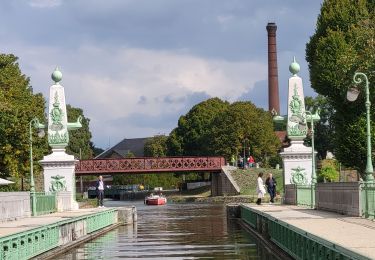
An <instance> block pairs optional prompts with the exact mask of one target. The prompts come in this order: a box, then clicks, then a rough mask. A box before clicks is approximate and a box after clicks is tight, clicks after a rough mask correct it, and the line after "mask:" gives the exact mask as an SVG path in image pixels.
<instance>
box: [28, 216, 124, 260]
mask: <svg viewBox="0 0 375 260" xmlns="http://www.w3.org/2000/svg"><path fill="white" fill-rule="evenodd" d="M121 225H124V224H122V223H115V224H112V225H110V226H107V227H105V228H102V229H100V230H98V231H95V232H93V233H91V234H88V235H86V236H84V237H81V238H80V239H77V240H75V241H72V242H70V243H68V244H66V245H62V246H58V247H55V248H53V249H51V250H49V251H47V252H45V253H42V254H40V255H38V256H35V257H34V258H31V259H34V260H47V259H53V258H54V257H56V256H58V255H61V254H64V253H66V252H67V251H69V250H71V249H73V248H75V247H78V246H79V245H81V244H83V243H86V242H88V241H90V240H93V239H95V238H97V237H99V236H101V235H103V234H105V233H107V232H109V231H111V230H113V229H115V228H117V227H119V226H121Z"/></svg>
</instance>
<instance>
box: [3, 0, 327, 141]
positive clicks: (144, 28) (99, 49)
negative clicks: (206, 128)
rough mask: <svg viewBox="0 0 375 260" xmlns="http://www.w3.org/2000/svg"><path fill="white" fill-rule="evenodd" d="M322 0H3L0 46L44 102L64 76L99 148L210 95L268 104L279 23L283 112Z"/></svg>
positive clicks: (156, 128) (153, 130) (148, 132)
mask: <svg viewBox="0 0 375 260" xmlns="http://www.w3.org/2000/svg"><path fill="white" fill-rule="evenodd" d="M321 2H322V1H319V0H313V1H309V0H305V1H297V0H283V1H280V0H262V1H261V0H230V1H229V0H106V1H102V0H65V1H64V0H14V1H1V2H0V50H1V52H2V53H13V54H15V55H16V56H18V57H19V64H20V66H21V69H22V71H23V73H24V74H26V75H27V76H29V77H30V79H31V84H32V86H33V89H34V92H41V93H43V95H44V96H45V97H46V98H47V97H48V91H49V86H50V85H51V84H52V81H51V79H50V75H51V73H52V71H53V70H54V68H55V67H56V66H57V65H58V66H59V68H60V70H61V71H62V73H63V80H62V82H61V84H62V85H63V86H64V87H65V92H66V100H67V103H69V104H71V105H73V106H76V107H80V108H82V109H83V110H84V113H85V115H86V116H87V117H89V118H90V119H91V122H90V128H91V131H92V134H93V141H94V143H95V144H96V145H97V146H99V147H102V148H107V147H108V146H109V145H114V144H115V143H117V142H119V141H120V140H122V139H123V138H134V137H146V136H153V135H155V134H168V133H169V132H170V131H171V130H172V129H173V128H174V127H176V124H177V120H178V118H179V116H181V115H182V114H185V113H186V112H187V111H188V110H189V109H190V108H191V107H192V106H193V105H194V104H196V103H198V102H200V101H203V100H205V99H207V98H209V97H215V96H217V97H220V98H222V99H226V100H228V101H231V102H233V101H236V100H249V101H251V102H253V103H255V104H256V105H257V106H259V107H263V108H265V109H267V108H268V97H267V86H268V83H267V32H266V28H265V27H266V25H267V23H268V22H276V24H277V26H278V30H277V44H278V46H277V47H278V66H279V89H280V102H281V110H282V112H284V113H285V111H286V98H287V92H286V91H287V81H288V77H289V75H290V73H289V71H288V66H289V64H290V62H291V61H292V58H293V56H296V59H297V61H298V62H299V63H300V65H301V72H300V76H301V77H302V78H303V80H304V85H305V95H315V94H314V92H313V90H312V89H311V87H310V82H309V76H308V68H307V63H306V61H305V45H306V42H307V41H308V40H309V37H310V36H311V35H312V34H313V33H314V30H315V25H316V19H317V16H318V14H319V10H320V5H321Z"/></svg>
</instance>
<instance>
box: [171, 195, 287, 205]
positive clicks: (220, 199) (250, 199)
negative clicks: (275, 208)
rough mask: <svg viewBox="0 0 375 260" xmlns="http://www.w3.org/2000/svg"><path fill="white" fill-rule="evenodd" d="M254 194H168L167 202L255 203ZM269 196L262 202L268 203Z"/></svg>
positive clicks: (278, 200)
mask: <svg viewBox="0 0 375 260" xmlns="http://www.w3.org/2000/svg"><path fill="white" fill-rule="evenodd" d="M256 200H257V196H256V195H238V196H216V197H211V196H189V195H181V196H179V195H175V196H169V197H168V202H171V203H222V204H227V203H255V202H256ZM269 200H270V198H269V197H265V198H263V203H269ZM275 203H276V204H278V203H280V198H275Z"/></svg>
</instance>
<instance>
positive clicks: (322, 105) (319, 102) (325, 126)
mask: <svg viewBox="0 0 375 260" xmlns="http://www.w3.org/2000/svg"><path fill="white" fill-rule="evenodd" d="M305 106H306V110H309V111H311V112H313V113H314V112H315V111H317V110H318V109H319V111H320V113H319V115H320V120H319V121H318V122H317V123H315V125H314V132H315V135H314V137H315V139H314V143H315V149H316V150H317V152H318V157H319V158H320V159H324V158H326V156H327V152H328V151H333V150H334V147H335V146H334V142H333V138H332V136H334V134H335V132H334V125H333V123H332V117H333V114H334V109H333V108H332V105H331V104H330V103H329V102H328V99H327V98H326V97H324V96H322V95H318V96H317V97H315V98H312V97H305ZM305 141H306V143H308V144H309V145H310V146H311V135H309V136H308V137H307V138H306V140H305Z"/></svg>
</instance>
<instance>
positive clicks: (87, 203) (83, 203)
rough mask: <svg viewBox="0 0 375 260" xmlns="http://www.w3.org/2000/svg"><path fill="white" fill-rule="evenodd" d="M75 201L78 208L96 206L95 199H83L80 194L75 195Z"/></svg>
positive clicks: (96, 201)
mask: <svg viewBox="0 0 375 260" xmlns="http://www.w3.org/2000/svg"><path fill="white" fill-rule="evenodd" d="M76 200H77V202H78V205H79V208H80V209H82V208H96V207H97V206H98V200H97V199H96V198H94V199H89V198H87V199H86V198H85V199H84V198H83V196H82V193H78V192H77V193H76Z"/></svg>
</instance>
